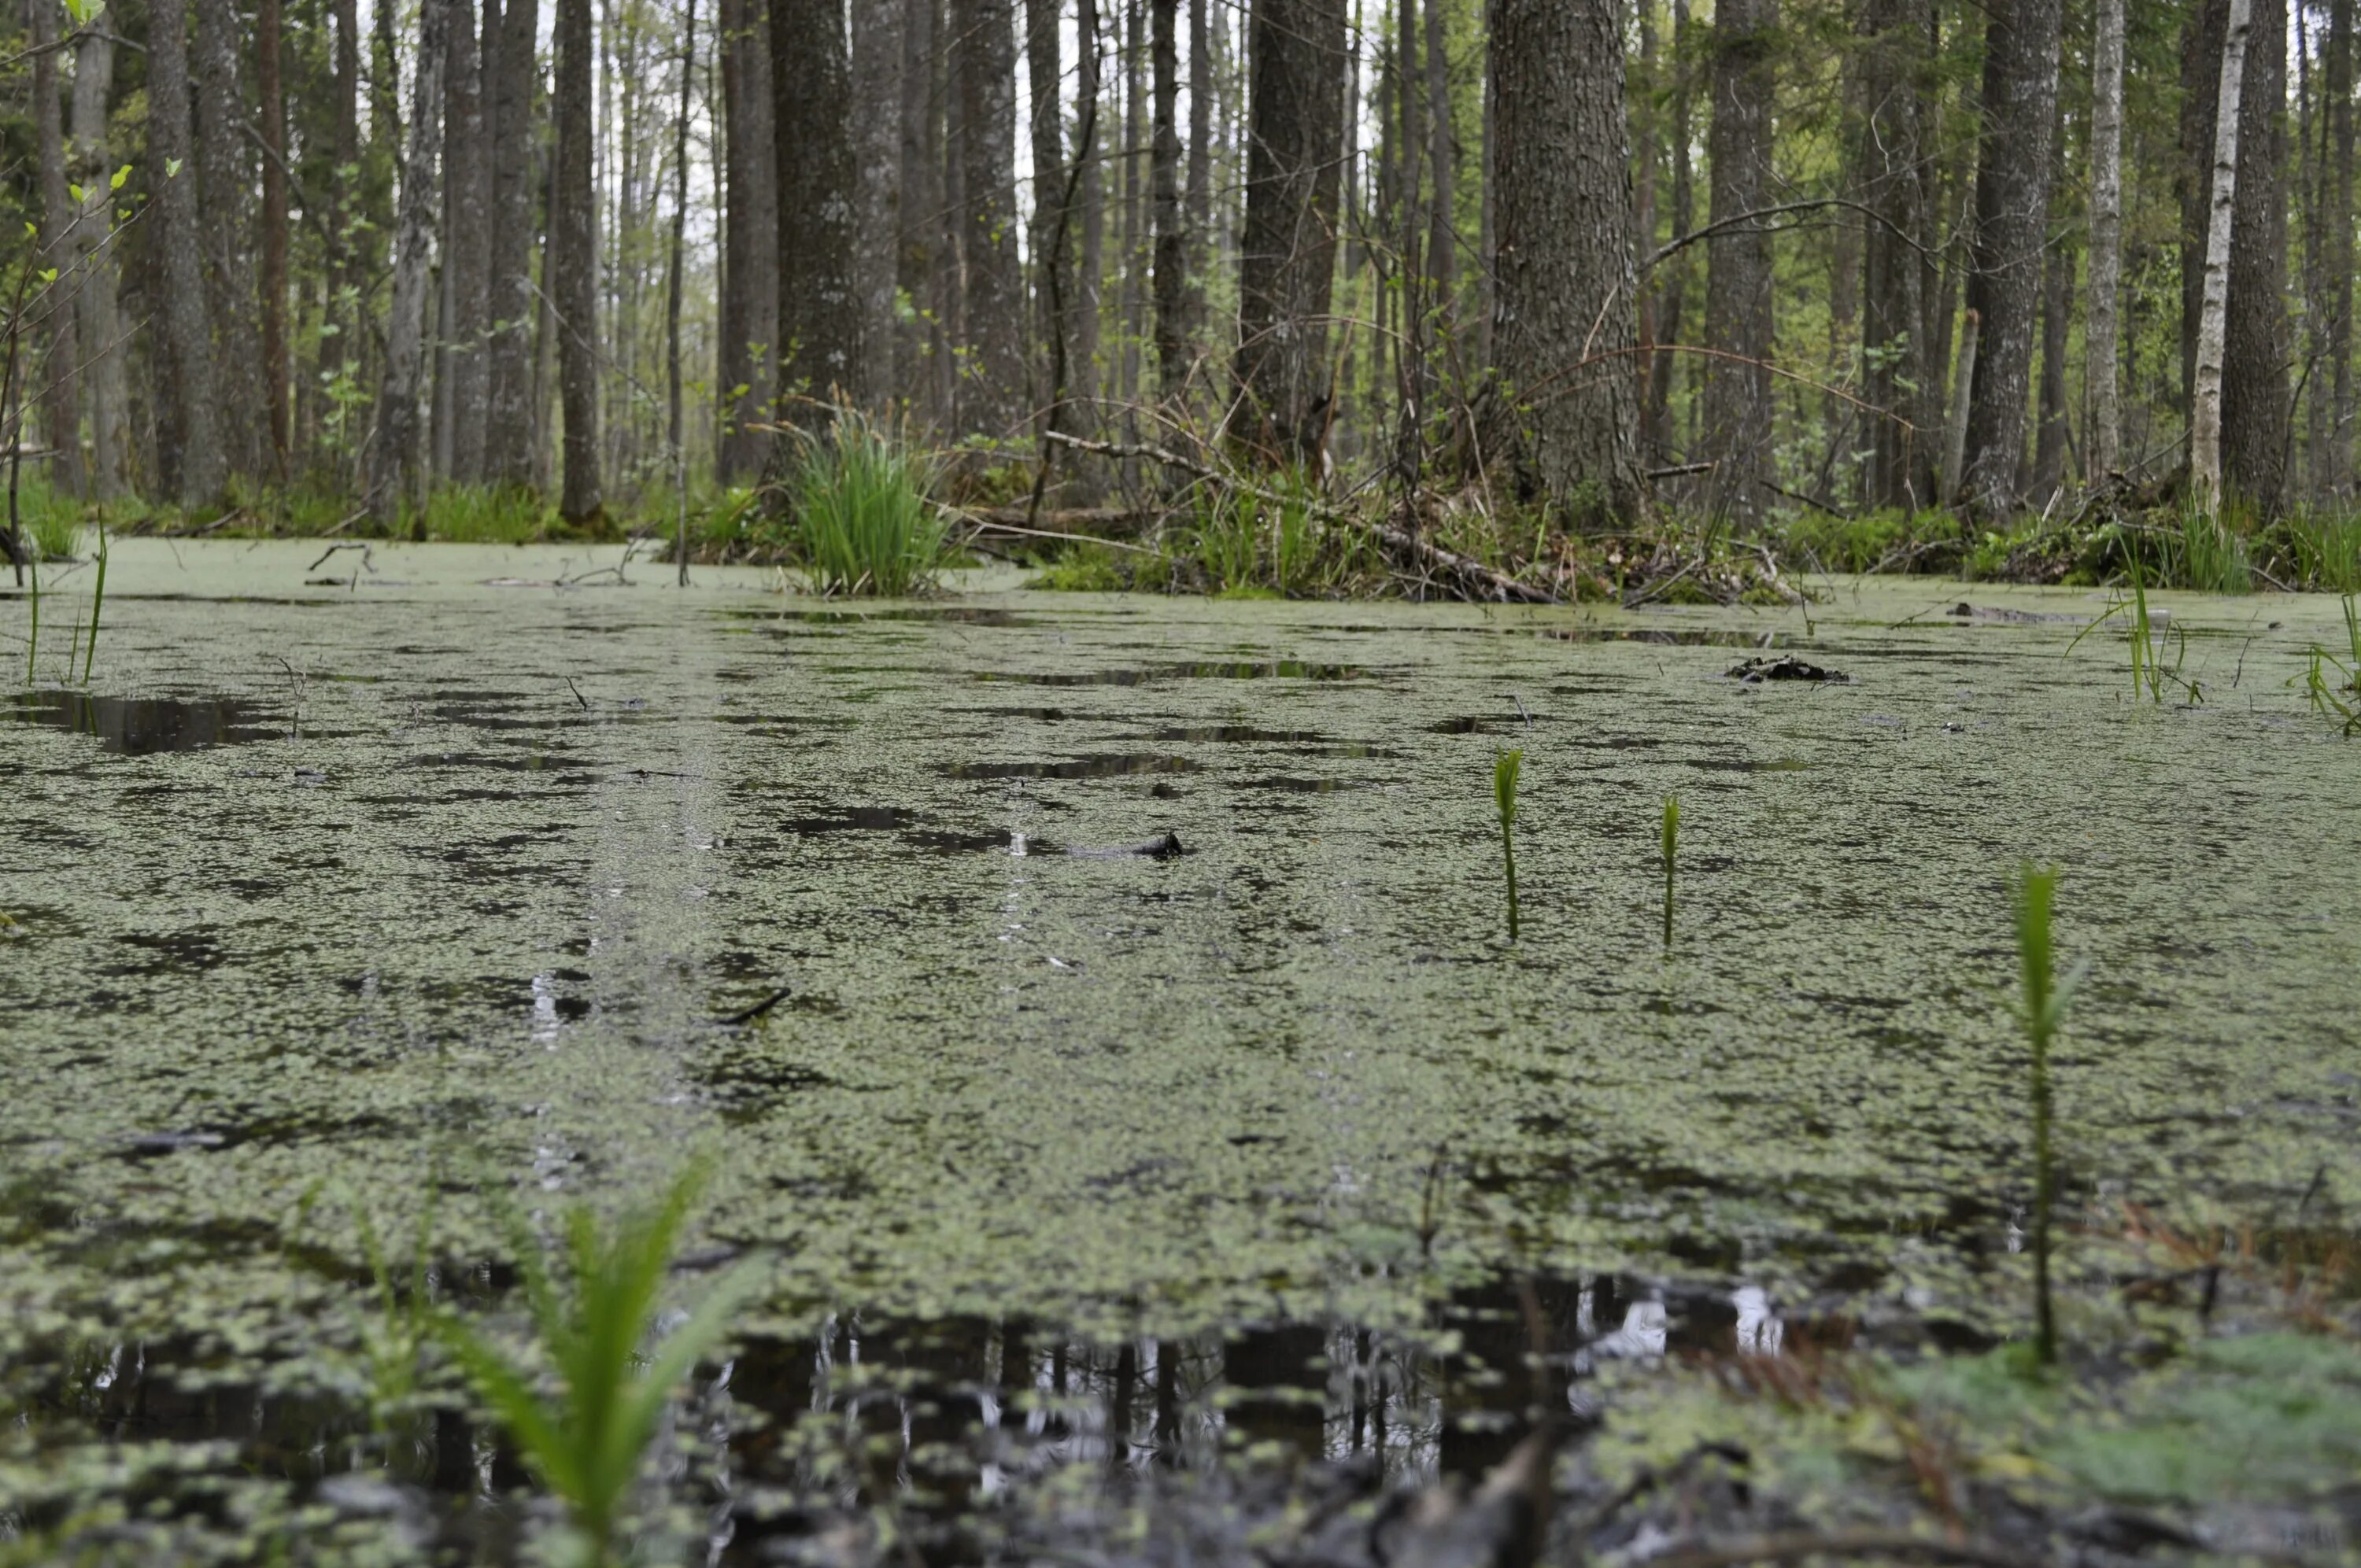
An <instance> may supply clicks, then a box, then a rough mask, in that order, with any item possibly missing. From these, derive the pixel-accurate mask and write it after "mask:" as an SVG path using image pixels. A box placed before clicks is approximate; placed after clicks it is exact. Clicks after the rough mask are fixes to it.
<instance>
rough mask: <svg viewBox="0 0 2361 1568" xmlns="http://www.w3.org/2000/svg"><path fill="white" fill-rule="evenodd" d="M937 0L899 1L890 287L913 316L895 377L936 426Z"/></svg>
mask: <svg viewBox="0 0 2361 1568" xmlns="http://www.w3.org/2000/svg"><path fill="white" fill-rule="evenodd" d="M940 15H941V0H903V12H902V177H901V188H902V212H901V239H900V248H899V249H898V250H897V251H896V253H895V288H896V290H897V291H898V292H899V293H900V294H901V295H902V296H903V297H904V298H906V299H907V300H908V301H909V302H910V306H911V314H912V317H913V318H914V319H912V320H910V321H909V322H907V323H905V324H904V325H903V326H902V328H901V330H900V331H899V332H898V333H897V334H895V353H894V379H895V384H896V385H897V387H899V388H900V389H901V390H902V392H903V394H904V395H905V396H906V397H908V398H909V399H910V400H911V401H912V402H913V403H914V404H915V405H917V408H918V409H920V410H921V411H922V412H923V414H924V416H925V417H926V419H927V420H928V422H932V423H936V424H941V423H943V422H946V421H947V418H948V412H947V410H946V409H945V407H944V404H943V400H942V398H941V397H940V395H939V391H938V390H937V387H938V384H939V376H938V374H937V372H938V369H939V366H940V364H941V359H940V356H941V355H942V354H943V353H945V352H947V350H946V349H945V347H944V345H943V343H942V335H943V320H942V315H941V313H940V312H939V311H937V310H935V309H933V308H932V306H933V305H934V302H935V280H936V277H937V274H938V272H939V269H940V263H941V258H940V257H939V256H938V255H937V254H936V252H937V248H938V247H939V243H940V236H941V233H942V214H943V181H942V168H943V157H942V124H943V105H942V100H941V98H940V96H939V94H938V93H937V92H936V87H937V84H938V82H939V81H940V71H939V64H940V60H941V49H940V48H939V41H938V40H939V33H940V29H939V27H937V26H936V23H937V21H938V19H939V16H940Z"/></svg>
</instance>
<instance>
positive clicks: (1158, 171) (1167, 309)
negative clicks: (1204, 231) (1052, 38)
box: [1148, 0, 1196, 400]
mask: <svg viewBox="0 0 2361 1568" xmlns="http://www.w3.org/2000/svg"><path fill="white" fill-rule="evenodd" d="M1149 10H1150V12H1151V15H1152V16H1153V21H1152V24H1151V34H1152V37H1151V41H1150V44H1149V48H1150V50H1151V52H1152V54H1153V57H1154V61H1153V63H1154V70H1155V76H1156V85H1155V95H1156V109H1155V129H1154V131H1153V133H1152V137H1153V139H1152V142H1151V145H1150V150H1149V170H1148V181H1149V188H1150V200H1151V202H1152V203H1153V206H1154V213H1155V224H1156V259H1155V268H1156V274H1155V276H1156V387H1157V390H1158V391H1159V393H1160V394H1162V396H1164V397H1165V398H1166V399H1168V400H1170V399H1176V398H1178V397H1179V396H1180V391H1181V388H1182V386H1183V384H1184V383H1185V382H1186V381H1187V379H1188V376H1189V367H1190V364H1191V360H1192V359H1193V357H1194V353H1193V350H1192V348H1191V338H1192V337H1193V336H1194V334H1195V332H1196V327H1195V323H1192V322H1191V320H1190V319H1189V229H1188V225H1187V223H1186V221H1185V220H1184V219H1183V218H1182V216H1181V210H1180V0H1150V4H1149Z"/></svg>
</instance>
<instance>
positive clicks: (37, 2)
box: [17, 0, 104, 496]
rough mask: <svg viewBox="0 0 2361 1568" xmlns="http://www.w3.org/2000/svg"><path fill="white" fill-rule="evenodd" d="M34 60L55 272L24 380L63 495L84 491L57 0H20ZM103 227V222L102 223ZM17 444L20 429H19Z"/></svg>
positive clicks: (49, 253)
mask: <svg viewBox="0 0 2361 1568" xmlns="http://www.w3.org/2000/svg"><path fill="white" fill-rule="evenodd" d="M27 10H28V11H29V12H30V13H31V16H30V20H31V22H32V27H31V28H30V32H31V34H32V47H33V50H34V54H33V141H34V149H35V150H34V157H35V160H36V161H37V162H38V165H39V178H40V192H41V206H40V213H41V218H40V233H39V236H38V244H39V248H40V253H41V256H42V258H43V263H42V264H43V266H44V268H45V269H54V270H55V271H56V273H57V276H58V281H57V282H56V283H55V284H54V285H52V286H51V287H50V289H49V292H48V299H47V301H46V302H45V303H44V304H43V306H42V313H43V315H45V316H46V317H47V319H48V323H49V330H48V332H46V333H45V334H43V338H44V341H43V343H42V345H41V353H40V356H39V357H38V359H37V360H35V361H34V365H33V368H32V370H31V371H30V373H29V378H30V379H31V381H32V382H33V384H34V385H36V386H37V387H38V389H40V404H41V422H42V424H43V425H44V426H45V427H46V428H45V431H44V433H45V434H46V435H47V436H48V437H49V445H50V446H51V447H52V448H53V449H55V451H56V453H57V455H56V456H54V457H52V458H50V459H49V474H50V477H51V481H52V482H53V483H54V484H55V485H56V486H57V488H58V489H59V490H60V492H61V493H62V494H65V495H69V496H79V495H81V494H82V490H83V488H84V486H83V483H82V394H81V377H80V376H79V375H77V374H76V370H77V367H78V366H79V364H80V360H81V352H80V350H79V349H78V348H77V346H76V334H75V332H74V292H73V291H74V288H75V284H76V281H77V280H76V277H75V274H76V272H77V271H78V269H76V268H75V266H74V251H75V246H74V242H73V232H74V226H75V223H76V220H77V219H78V217H79V216H80V214H79V213H78V212H77V210H76V208H75V204H74V201H73V198H72V196H71V194H70V193H69V192H67V190H66V183H67V181H66V137H65V105H64V102H63V100H62V99H61V98H60V95H59V92H58V47H59V45H58V6H57V0H27ZM102 221H104V220H103V218H102ZM17 429H18V444H22V441H23V422H22V421H21V420H20V421H19V422H18V427H17Z"/></svg>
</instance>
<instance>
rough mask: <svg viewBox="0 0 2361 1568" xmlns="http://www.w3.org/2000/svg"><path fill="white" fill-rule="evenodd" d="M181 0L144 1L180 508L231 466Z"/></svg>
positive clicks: (165, 459)
mask: <svg viewBox="0 0 2361 1568" xmlns="http://www.w3.org/2000/svg"><path fill="white" fill-rule="evenodd" d="M186 4H187V0H149V5H148V170H147V176H146V177H147V179H148V182H149V183H148V189H149V190H150V192H153V194H154V198H155V202H156V208H157V213H156V216H157V219H158V224H157V228H158V234H157V239H156V245H157V272H158V275H159V280H160V281H161V284H162V291H163V298H162V300H161V301H159V303H158V307H157V310H158V313H159V315H161V316H162V317H163V324H164V332H163V340H164V368H165V376H164V382H165V395H164V398H163V406H164V411H165V416H166V417H162V418H159V420H158V421H157V426H158V430H157V434H158V437H159V439H158V443H157V447H158V450H157V459H158V461H157V468H158V473H159V478H160V479H161V481H162V484H163V487H164V488H165V490H166V491H167V492H168V493H169V494H170V495H172V496H174V497H176V498H177V499H179V501H180V503H181V505H182V506H184V507H198V506H205V505H209V504H211V503H212V502H214V501H215V500H218V499H220V498H221V493H222V488H223V486H224V485H225V484H226V483H227V482H228V478H229V466H228V461H227V457H226V455H225V453H224V451H223V449H222V433H221V425H220V418H221V402H220V399H219V396H218V395H217V393H216V390H215V382H214V345H213V334H212V332H211V330H210V329H209V327H208V325H207V323H206V320H205V280H204V262H203V257H202V253H201V251H200V248H199V241H198V237H197V173H196V170H194V169H192V168H191V167H190V165H189V160H190V159H191V158H192V156H193V148H192V146H191V142H192V131H191V127H190V119H191V104H190V86H189V56H188V43H187V38H188V23H187V15H188V14H187V11H186V9H185V6H186Z"/></svg>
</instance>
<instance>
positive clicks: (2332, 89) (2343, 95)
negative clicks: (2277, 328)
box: [2313, 0, 2354, 500]
mask: <svg viewBox="0 0 2361 1568" xmlns="http://www.w3.org/2000/svg"><path fill="white" fill-rule="evenodd" d="M2325 53H2326V59H2325V60H2323V67H2324V74H2325V76H2326V77H2327V82H2326V86H2327V96H2328V126H2327V131H2328V144H2329V155H2328V156H2329V169H2328V178H2327V180H2326V181H2325V182H2324V185H2325V192H2326V203H2327V208H2328V210H2327V213H2326V214H2325V215H2324V218H2323V225H2322V226H2323V229H2325V231H2326V232H2327V235H2328V246H2327V250H2326V254H2325V256H2324V257H2323V267H2322V270H2323V272H2325V273H2326V274H2327V278H2328V365H2327V367H2325V369H2323V370H2317V371H2314V372H2313V374H2314V375H2315V376H2321V375H2325V376H2326V377H2327V378H2328V382H2329V387H2330V397H2329V421H2328V426H2329V431H2328V452H2327V462H2326V465H2325V467H2324V469H2323V478H2324V481H2325V488H2326V491H2327V494H2328V495H2329V496H2330V497H2332V498H2334V499H2338V500H2343V499H2346V498H2347V497H2348V496H2349V495H2350V493H2351V491H2352V488H2353V268H2354V260H2353V0H2329V6H2328V44H2327V49H2326V51H2325Z"/></svg>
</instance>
